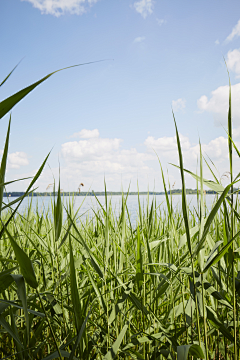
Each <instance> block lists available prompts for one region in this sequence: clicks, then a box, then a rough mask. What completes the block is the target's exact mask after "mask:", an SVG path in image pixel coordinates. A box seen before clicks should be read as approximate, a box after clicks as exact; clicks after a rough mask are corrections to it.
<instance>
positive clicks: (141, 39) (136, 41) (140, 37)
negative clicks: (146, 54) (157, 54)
mask: <svg viewBox="0 0 240 360" xmlns="http://www.w3.org/2000/svg"><path fill="white" fill-rule="evenodd" d="M145 39H146V38H145V36H138V37H136V38H135V39H134V41H133V42H134V43H140V42H143V41H144V40H145Z"/></svg>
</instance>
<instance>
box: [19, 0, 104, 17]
mask: <svg viewBox="0 0 240 360" xmlns="http://www.w3.org/2000/svg"><path fill="white" fill-rule="evenodd" d="M21 1H27V2H30V3H31V4H32V5H33V6H34V7H35V8H36V9H39V10H40V11H41V13H42V14H50V15H54V16H57V17H58V16H61V15H64V14H65V13H70V14H76V15H82V14H83V13H85V12H86V11H87V8H88V7H90V6H92V5H93V4H95V3H96V2H97V1H98V0H21Z"/></svg>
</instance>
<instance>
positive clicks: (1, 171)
mask: <svg viewBox="0 0 240 360" xmlns="http://www.w3.org/2000/svg"><path fill="white" fill-rule="evenodd" d="M10 127H11V115H10V119H9V123H8V131H7V136H6V141H5V146H4V151H3V155H2V160H1V167H0V183H4V182H5V173H6V166H7V155H8V145H9V136H10ZM3 191H4V187H3V186H1V187H0V216H1V212H2V201H3Z"/></svg>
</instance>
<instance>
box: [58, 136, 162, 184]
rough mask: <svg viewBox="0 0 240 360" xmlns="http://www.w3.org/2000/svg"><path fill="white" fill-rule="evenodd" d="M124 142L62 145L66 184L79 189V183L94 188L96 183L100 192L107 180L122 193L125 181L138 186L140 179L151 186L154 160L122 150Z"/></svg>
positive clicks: (90, 141) (97, 139)
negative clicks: (149, 162) (151, 161)
mask: <svg viewBox="0 0 240 360" xmlns="http://www.w3.org/2000/svg"><path fill="white" fill-rule="evenodd" d="M95 130H96V129H95ZM122 142H123V140H122V139H117V138H114V139H110V138H101V137H100V136H98V137H91V138H90V137H89V138H88V139H85V140H79V141H69V142H66V143H64V144H62V148H61V155H62V157H63V159H64V162H65V166H64V167H63V168H61V174H62V176H64V177H65V183H66V182H68V183H70V184H71V189H74V188H75V189H76V188H77V186H78V183H80V182H83V183H84V184H85V183H86V184H91V183H92V182H93V181H94V182H95V184H98V183H99V184H100V185H98V186H97V185H96V186H95V188H96V187H98V188H99V187H100V186H101V187H102V184H103V179H104V176H106V180H107V184H109V185H110V186H112V187H113V188H115V190H118V189H120V186H121V182H122V181H123V182H125V183H129V182H130V180H131V179H132V178H134V181H135V182H136V181H137V177H138V176H140V177H141V179H142V181H143V179H144V181H145V182H146V183H148V181H147V176H148V174H149V173H152V172H153V170H152V169H151V168H150V167H149V164H148V160H151V159H155V156H154V155H153V154H149V153H146V152H145V153H144V152H138V151H137V150H136V149H135V148H130V149H122V148H121V144H122ZM80 180H81V181H80Z"/></svg>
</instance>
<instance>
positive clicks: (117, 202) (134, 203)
mask: <svg viewBox="0 0 240 360" xmlns="http://www.w3.org/2000/svg"><path fill="white" fill-rule="evenodd" d="M154 197H156V203H157V206H159V207H160V209H163V210H164V209H166V201H165V195H156V196H154V195H149V203H150V204H151V201H152V199H153V198H154ZM172 198H173V207H174V209H176V210H177V209H179V210H181V199H182V197H181V195H173V197H172ZM15 199H16V198H14V197H11V198H7V197H4V202H5V203H7V202H11V201H13V200H15ZM70 199H72V198H70ZM70 199H69V197H68V196H64V198H62V200H63V202H64V203H65V204H66V203H68V202H69V200H70ZM215 199H216V195H213V194H208V195H206V196H205V205H206V207H207V209H208V210H210V209H211V206H212V204H213V202H214V200H215ZM98 200H99V202H100V203H101V204H102V205H103V207H104V206H105V197H104V196H98ZM110 200H111V204H112V208H113V209H114V212H115V214H116V215H118V214H119V212H120V211H121V201H122V196H121V195H114V196H108V201H110ZM29 202H30V198H26V199H24V200H23V202H22V204H21V206H20V208H19V211H20V213H23V212H24V210H25V209H26V208H28V204H29ZM140 202H141V206H142V208H145V209H146V206H147V203H148V196H147V195H140ZM187 202H188V204H189V206H190V209H191V210H194V207H195V208H197V195H187ZM32 206H33V209H34V208H36V206H37V207H38V210H39V212H43V211H44V209H47V208H50V207H51V197H50V196H43V197H33V198H32ZM80 206H81V208H80V210H79V215H81V217H82V218H85V217H87V216H89V217H92V216H93V214H94V213H93V211H92V209H95V210H96V209H98V208H99V207H100V206H99V204H98V203H97V200H96V198H95V197H94V196H87V197H85V198H84V197H83V196H76V197H75V199H74V209H75V210H77V209H78V208H79V207H80ZM13 207H15V206H13ZM127 207H128V211H129V214H130V218H131V221H132V222H133V223H135V221H136V220H137V217H138V197H137V196H136V195H129V196H128V199H127ZM64 217H66V214H65V215H64Z"/></svg>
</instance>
